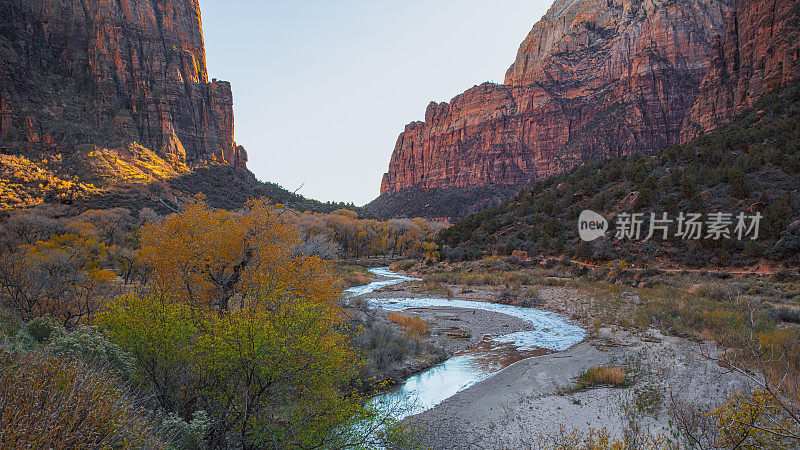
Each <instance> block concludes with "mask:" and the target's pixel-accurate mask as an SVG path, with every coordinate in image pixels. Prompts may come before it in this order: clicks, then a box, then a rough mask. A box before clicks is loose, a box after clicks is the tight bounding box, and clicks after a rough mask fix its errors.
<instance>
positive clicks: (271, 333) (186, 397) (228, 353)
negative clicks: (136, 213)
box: [98, 201, 371, 448]
mask: <svg viewBox="0 0 800 450" xmlns="http://www.w3.org/2000/svg"><path fill="white" fill-rule="evenodd" d="M299 243H300V240H299V237H298V233H297V232H296V231H295V229H294V227H292V226H290V225H289V224H287V223H286V222H284V221H283V220H282V219H281V217H279V216H278V215H277V214H275V213H274V212H273V210H272V207H271V206H270V205H269V204H268V203H267V202H265V201H254V202H251V203H250V204H248V207H247V209H246V210H245V211H244V212H242V213H230V212H225V211H215V210H212V209H210V208H208V207H207V206H206V205H205V204H203V203H198V204H196V205H193V206H191V207H190V208H189V209H187V210H186V211H184V212H182V213H180V214H176V215H174V216H172V217H169V218H167V219H166V220H164V221H163V222H160V223H152V224H149V225H147V226H145V227H144V228H143V229H142V231H141V251H140V253H139V254H140V257H141V258H142V259H143V260H144V261H145V262H146V263H147V264H149V265H150V266H151V267H152V269H153V283H152V286H149V289H147V290H145V292H144V294H143V295H128V296H123V297H120V298H118V299H117V300H116V301H114V302H113V303H111V304H110V305H109V307H108V310H107V311H105V312H104V313H103V314H101V315H100V317H99V318H98V324H99V325H100V326H101V327H102V328H103V329H105V330H107V332H108V333H109V337H110V338H111V339H112V340H113V341H114V342H116V343H117V344H118V345H120V346H121V347H123V348H124V349H125V350H127V351H128V352H130V353H131V354H132V355H133V356H134V358H135V360H136V361H137V366H138V378H139V380H140V381H141V382H142V383H143V384H144V385H145V386H147V387H149V388H150V389H151V390H153V391H154V398H156V399H157V400H158V401H159V403H160V405H161V407H162V408H163V409H165V410H166V411H168V412H174V413H178V414H180V415H182V416H184V418H186V419H189V418H190V417H189V416H191V415H192V413H193V411H195V410H197V409H203V410H205V411H206V412H207V413H208V414H209V415H210V416H211V419H212V423H213V426H212V429H211V430H210V432H209V435H208V436H207V444H208V445H209V446H210V447H217V446H224V445H235V446H238V445H241V446H243V447H254V446H255V447H261V446H266V447H279V448H285V447H300V448H312V447H314V448H319V447H324V448H328V447H343V446H347V445H348V442H352V441H353V440H357V439H359V438H358V437H354V433H355V434H357V432H354V431H353V430H359V428H358V427H352V426H348V425H352V424H354V423H356V422H360V421H363V420H366V419H368V418H369V416H370V414H371V413H370V412H369V410H368V409H367V408H366V407H365V406H364V403H363V402H362V401H361V399H360V398H359V397H358V396H354V395H353V394H352V392H351V390H350V389H349V388H348V385H349V383H350V382H351V381H352V380H353V378H354V377H355V376H356V375H357V373H358V367H359V364H360V361H359V357H358V355H357V353H356V352H355V351H354V350H353V349H352V348H350V346H349V343H348V342H349V341H348V339H347V338H346V337H345V336H344V335H343V334H342V332H341V330H340V327H341V322H342V320H341V319H342V317H341V311H340V310H339V308H338V307H337V306H336V302H335V300H336V298H337V288H336V286H337V283H335V279H334V277H333V275H332V271H331V270H330V267H329V266H328V264H327V263H325V262H323V261H322V260H320V259H319V258H317V257H309V256H306V255H304V254H302V253H299V252H297V247H298V244H299ZM232 443H233V444H232Z"/></svg>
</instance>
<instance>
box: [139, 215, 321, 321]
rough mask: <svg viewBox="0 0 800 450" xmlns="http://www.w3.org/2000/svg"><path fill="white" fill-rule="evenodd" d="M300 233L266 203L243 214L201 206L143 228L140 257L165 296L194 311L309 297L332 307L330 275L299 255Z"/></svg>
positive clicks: (312, 258) (221, 309)
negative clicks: (233, 301)
mask: <svg viewBox="0 0 800 450" xmlns="http://www.w3.org/2000/svg"><path fill="white" fill-rule="evenodd" d="M299 243H300V239H299V235H298V233H297V231H296V230H295V229H294V228H293V227H292V226H290V225H289V224H287V223H285V222H283V221H282V220H281V219H280V218H279V217H278V216H277V214H275V213H274V212H273V210H272V208H271V205H270V204H269V203H268V202H266V201H264V200H258V201H252V202H250V203H249V204H248V209H247V211H246V212H245V213H243V214H239V213H230V212H227V211H219V210H212V209H209V208H208V207H207V206H206V205H205V204H204V203H202V202H198V203H196V204H194V205H192V206H190V207H189V208H188V209H187V210H186V211H184V212H182V213H181V214H176V215H174V216H172V217H169V218H167V219H165V220H164V221H163V222H161V223H151V224H148V225H146V226H145V227H143V228H142V230H141V251H140V252H139V257H140V258H141V259H142V260H143V261H144V262H145V263H147V264H149V265H150V266H151V267H152V268H153V269H154V270H153V277H154V281H155V286H156V287H157V288H158V289H159V291H160V292H162V293H166V292H169V293H172V294H175V295H179V296H180V297H181V298H183V299H185V300H186V301H187V302H188V303H190V304H192V305H194V306H201V305H202V306H209V307H213V308H216V309H217V310H220V311H227V310H229V309H230V307H231V305H230V301H231V299H232V298H233V297H234V296H235V295H236V294H239V295H238V296H237V298H238V299H239V300H240V301H243V300H244V299H249V301H261V300H262V299H263V298H277V297H280V296H289V297H291V296H304V297H306V298H312V299H314V301H317V302H322V303H331V302H332V301H333V299H334V298H335V297H336V290H335V283H334V282H333V278H332V277H333V275H332V271H331V270H330V267H329V266H328V264H327V263H324V262H323V261H321V260H320V259H319V258H315V257H307V256H304V255H297V254H295V250H296V248H297V246H298V245H299Z"/></svg>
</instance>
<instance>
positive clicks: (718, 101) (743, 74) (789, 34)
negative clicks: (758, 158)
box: [683, 0, 800, 141]
mask: <svg viewBox="0 0 800 450" xmlns="http://www.w3.org/2000/svg"><path fill="white" fill-rule="evenodd" d="M795 80H800V0H736V6H735V9H734V11H733V13H732V14H731V15H730V16H729V17H728V19H727V30H726V33H725V36H724V38H717V39H716V40H715V42H714V46H713V52H712V62H711V67H710V69H709V71H708V73H707V74H706V77H705V79H704V80H703V83H702V85H701V86H700V92H699V95H698V97H697V101H696V102H695V104H694V106H693V107H692V111H691V117H690V120H689V122H688V123H687V125H686V127H685V129H684V132H683V140H684V141H688V140H690V139H691V138H693V137H695V136H696V135H697V134H698V133H700V132H707V131H710V130H713V129H715V128H716V127H717V126H719V125H721V124H724V123H727V122H729V121H730V120H731V119H732V118H733V117H734V116H735V115H736V114H738V113H740V112H742V110H744V109H745V108H747V107H751V106H753V105H754V104H755V102H756V101H757V100H758V99H759V98H761V97H762V96H763V95H764V94H768V93H771V92H773V91H775V90H776V89H777V88H779V87H780V86H784V85H786V84H788V83H791V82H792V81H795Z"/></svg>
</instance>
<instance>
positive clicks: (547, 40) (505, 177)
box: [381, 0, 732, 194]
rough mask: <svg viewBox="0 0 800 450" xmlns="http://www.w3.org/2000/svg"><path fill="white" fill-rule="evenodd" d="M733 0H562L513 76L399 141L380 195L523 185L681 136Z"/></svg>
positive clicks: (522, 52) (436, 109) (533, 36)
mask: <svg viewBox="0 0 800 450" xmlns="http://www.w3.org/2000/svg"><path fill="white" fill-rule="evenodd" d="M731 7H732V0H685V1H679V2H676V1H674V0H557V1H556V2H555V3H554V4H553V6H552V7H551V8H550V10H549V11H548V12H547V14H546V15H545V16H544V17H543V18H542V19H541V20H540V21H539V22H538V23H537V24H536V25H535V26H534V27H533V29H532V30H531V32H530V33H529V35H528V37H527V38H526V39H525V41H524V42H523V43H522V45H521V46H520V49H519V52H518V55H517V58H516V61H515V62H514V64H513V65H512V66H511V68H510V69H509V70H508V72H507V74H506V80H505V84H503V85H496V84H491V83H486V84H483V85H480V86H476V87H474V88H472V89H470V90H468V91H467V92H465V93H464V94H461V95H459V96H457V97H455V98H454V99H453V100H452V101H451V102H449V103H441V104H437V103H431V104H430V105H429V106H428V108H427V110H426V113H425V121H424V122H415V123H412V124H410V125H408V126H407V127H406V129H405V131H404V132H403V133H402V134H401V135H400V137H399V138H398V140H397V145H396V147H395V150H394V153H393V154H392V158H391V162H390V165H389V170H388V172H387V173H386V174H385V175H384V177H383V182H382V184H381V193H382V194H384V193H391V192H396V191H398V190H401V189H405V188H410V187H416V188H423V189H429V188H443V187H454V186H455V187H463V186H476V185H478V186H479V185H487V184H502V183H505V184H516V185H524V184H529V183H532V182H533V181H535V180H536V179H538V178H541V177H544V176H548V175H551V174H553V173H557V172H561V171H564V170H566V169H569V168H571V167H574V166H575V165H578V164H580V163H581V162H583V161H586V160H593V159H600V158H605V157H612V156H620V155H627V154H633V153H642V152H655V151H657V150H660V149H663V148H666V147H668V146H671V145H674V144H677V143H679V142H680V134H681V128H682V126H683V124H684V122H685V121H686V117H687V114H688V112H689V111H690V108H691V107H692V105H693V104H694V101H695V98H696V96H697V92H698V88H699V87H700V82H701V80H702V78H703V76H704V75H705V73H706V72H707V70H708V66H709V63H710V59H711V54H712V44H713V42H714V38H715V37H716V36H718V35H720V34H722V33H723V32H724V27H725V21H724V18H725V16H726V14H727V13H728V12H729V11H730V10H731Z"/></svg>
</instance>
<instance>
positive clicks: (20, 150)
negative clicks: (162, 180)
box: [0, 0, 247, 167]
mask: <svg viewBox="0 0 800 450" xmlns="http://www.w3.org/2000/svg"><path fill="white" fill-rule="evenodd" d="M0 61H2V64H0V149H2V153H7V154H27V155H38V154H41V153H42V152H48V153H50V154H54V155H56V154H58V155H64V156H67V155H70V154H72V153H73V152H75V151H79V150H80V149H82V148H85V147H87V146H88V147H98V148H121V147H125V146H126V145H130V144H131V143H133V142H136V143H137V144H139V145H141V146H144V147H145V148H147V149H150V150H152V151H153V152H155V153H156V154H157V155H158V156H159V157H161V158H163V159H164V160H166V161H169V162H173V163H183V162H189V163H191V162H193V161H199V160H202V161H208V160H216V161H218V162H222V163H224V164H228V165H233V166H238V167H244V166H245V163H246V161H247V154H246V152H245V151H244V149H243V148H242V147H240V146H237V145H236V144H235V143H234V141H233V108H232V105H233V97H232V94H231V86H230V84H229V83H227V82H224V81H216V80H213V81H211V82H209V81H208V75H207V72H206V60H205V50H204V47H203V35H202V30H201V20H200V8H199V5H198V2H197V0H119V1H114V2H109V1H102V0H80V1H66V0H47V1H46V0H3V1H0ZM88 164H91V163H88Z"/></svg>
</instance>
